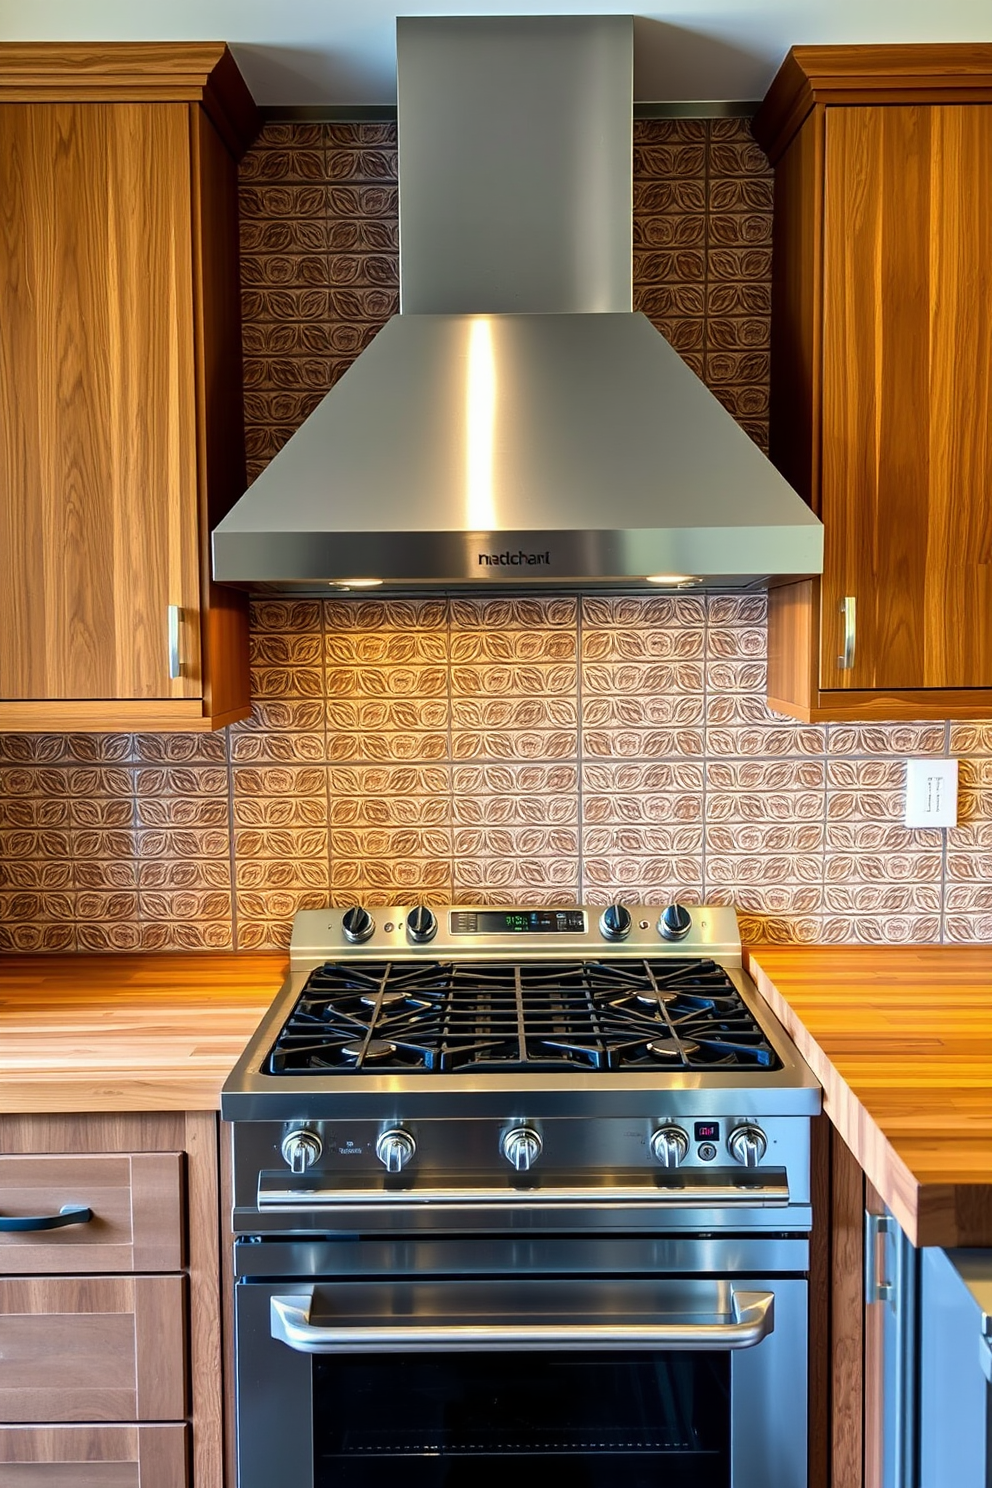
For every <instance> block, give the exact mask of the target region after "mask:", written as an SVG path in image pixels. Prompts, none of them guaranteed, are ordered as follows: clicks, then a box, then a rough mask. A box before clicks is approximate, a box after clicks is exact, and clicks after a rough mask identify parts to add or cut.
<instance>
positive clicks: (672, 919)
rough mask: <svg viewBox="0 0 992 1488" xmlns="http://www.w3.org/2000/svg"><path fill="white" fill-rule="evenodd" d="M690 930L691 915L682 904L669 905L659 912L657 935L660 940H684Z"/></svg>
mask: <svg viewBox="0 0 992 1488" xmlns="http://www.w3.org/2000/svg"><path fill="white" fill-rule="evenodd" d="M691 929H692V915H691V914H690V913H689V911H688V910H687V909H686V907H685V905H684V904H670V905H669V906H668V908H667V909H663V910H662V912H661V918H660V920H659V921H658V934H659V935H660V936H661V938H662V940H685V938H686V936H687V935H688V934H689V931H690V930H691Z"/></svg>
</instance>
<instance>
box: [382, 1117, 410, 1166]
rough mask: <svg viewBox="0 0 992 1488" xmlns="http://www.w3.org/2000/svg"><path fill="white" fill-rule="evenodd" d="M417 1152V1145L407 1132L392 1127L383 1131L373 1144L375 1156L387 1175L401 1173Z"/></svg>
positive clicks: (400, 1128)
mask: <svg viewBox="0 0 992 1488" xmlns="http://www.w3.org/2000/svg"><path fill="white" fill-rule="evenodd" d="M416 1150H417V1144H416V1142H415V1141H414V1140H413V1138H412V1137H411V1135H410V1133H409V1132H406V1131H403V1129H402V1127H399V1126H392V1127H390V1129H389V1131H384V1132H383V1133H382V1134H381V1136H380V1137H379V1140H378V1141H377V1142H376V1144H375V1155H376V1157H377V1158H378V1159H379V1161H380V1162H381V1163H382V1165H383V1167H384V1168H385V1170H386V1172H387V1173H402V1171H403V1169H404V1168H405V1167H406V1165H407V1163H408V1162H409V1161H410V1159H411V1158H412V1157H413V1154H414V1153H415V1152H416Z"/></svg>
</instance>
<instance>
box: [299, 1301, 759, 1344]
mask: <svg viewBox="0 0 992 1488" xmlns="http://www.w3.org/2000/svg"><path fill="white" fill-rule="evenodd" d="M312 1302H313V1293H310V1295H309V1296H307V1295H306V1294H303V1295H301V1296H291V1297H272V1298H270V1309H269V1323H270V1332H271V1335H272V1337H273V1338H275V1339H277V1340H278V1341H279V1342H280V1343H285V1344H286V1345H287V1346H288V1347H289V1348H291V1349H295V1351H296V1352H297V1353H300V1354H343V1353H354V1352H358V1353H366V1354H370V1353H381V1352H383V1351H384V1350H386V1349H391V1350H401V1351H403V1352H405V1353H440V1352H445V1353H452V1352H462V1351H472V1352H475V1353H481V1352H485V1353H491V1352H493V1351H496V1350H500V1351H506V1350H510V1349H521V1348H530V1349H616V1348H623V1349H678V1350H680V1351H682V1352H686V1351H695V1352H701V1351H703V1350H709V1351H714V1350H718V1349H743V1348H754V1346H755V1345H756V1344H758V1343H760V1342H761V1340H762V1339H763V1338H767V1337H768V1334H769V1333H771V1332H772V1331H773V1329H774V1327H775V1297H774V1295H773V1294H772V1293H771V1292H734V1293H733V1294H732V1308H733V1317H732V1321H731V1322H724V1321H723V1320H722V1319H721V1320H720V1321H713V1322H701V1323H690V1322H684V1321H680V1322H677V1323H627V1322H621V1321H619V1320H618V1321H615V1322H613V1321H610V1322H602V1323H585V1322H582V1323H531V1322H527V1321H522V1322H505V1323H503V1322H493V1323H485V1324H482V1323H434V1324H431V1323H426V1324H425V1323H415V1324H411V1325H409V1326H399V1327H397V1325H396V1324H395V1322H387V1323H385V1324H383V1325H379V1324H376V1323H371V1324H361V1325H358V1326H356V1325H354V1324H351V1323H345V1324H342V1325H340V1326H336V1325H334V1324H330V1325H328V1324H320V1325H317V1324H314V1323H311V1321H310V1308H311V1305H312Z"/></svg>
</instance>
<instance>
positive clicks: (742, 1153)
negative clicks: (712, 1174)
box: [727, 1122, 768, 1168]
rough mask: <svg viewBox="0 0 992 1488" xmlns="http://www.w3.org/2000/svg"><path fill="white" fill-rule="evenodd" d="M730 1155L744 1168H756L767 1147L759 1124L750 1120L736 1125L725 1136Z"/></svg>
mask: <svg viewBox="0 0 992 1488" xmlns="http://www.w3.org/2000/svg"><path fill="white" fill-rule="evenodd" d="M727 1146H728V1147H729V1149H730V1155H731V1157H735V1158H736V1159H737V1161H738V1162H739V1163H742V1164H743V1165H744V1167H745V1168H756V1167H757V1166H758V1164H759V1162H760V1161H761V1159H762V1158H763V1157H764V1155H765V1152H766V1150H767V1148H768V1141H767V1139H766V1137H765V1134H764V1132H763V1131H762V1130H761V1127H760V1126H752V1125H751V1124H750V1122H748V1123H746V1124H745V1125H744V1126H737V1127H735V1128H734V1130H733V1131H732V1132H731V1133H730V1136H729V1137H728V1138H727Z"/></svg>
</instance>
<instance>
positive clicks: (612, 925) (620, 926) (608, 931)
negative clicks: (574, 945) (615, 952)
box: [599, 904, 630, 940]
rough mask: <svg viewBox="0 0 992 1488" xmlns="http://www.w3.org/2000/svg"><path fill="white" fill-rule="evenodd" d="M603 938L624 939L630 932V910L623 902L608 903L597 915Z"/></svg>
mask: <svg viewBox="0 0 992 1488" xmlns="http://www.w3.org/2000/svg"><path fill="white" fill-rule="evenodd" d="M599 933H600V935H601V936H602V937H603V939H604V940H626V939H627V936H628V935H629V934H630V910H629V909H628V908H627V906H626V905H625V904H608V905H607V906H606V908H605V909H604V910H603V913H602V914H601V915H600V917H599Z"/></svg>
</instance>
